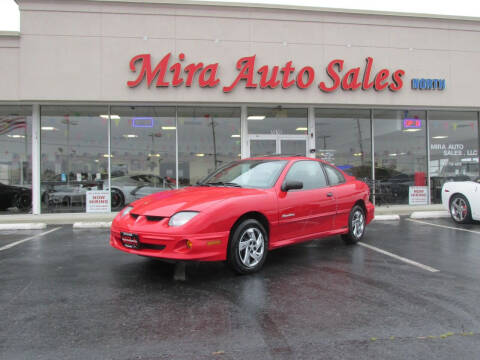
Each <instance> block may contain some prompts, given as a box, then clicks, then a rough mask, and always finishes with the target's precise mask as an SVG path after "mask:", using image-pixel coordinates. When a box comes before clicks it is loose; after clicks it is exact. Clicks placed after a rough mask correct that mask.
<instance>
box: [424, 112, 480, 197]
mask: <svg viewBox="0 0 480 360" xmlns="http://www.w3.org/2000/svg"><path fill="white" fill-rule="evenodd" d="M428 119H429V121H428V124H429V130H430V186H431V201H432V204H439V203H441V202H442V198H441V190H442V186H443V184H444V183H445V182H446V181H465V180H474V179H475V178H477V177H478V176H479V167H478V121H477V113H476V112H473V111H471V112H468V111H429V112H428Z"/></svg>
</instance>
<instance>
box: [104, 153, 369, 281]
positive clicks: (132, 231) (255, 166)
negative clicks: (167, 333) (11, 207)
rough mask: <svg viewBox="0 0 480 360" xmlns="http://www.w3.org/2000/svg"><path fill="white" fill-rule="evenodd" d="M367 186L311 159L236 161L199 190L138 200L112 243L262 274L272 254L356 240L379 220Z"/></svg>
mask: <svg viewBox="0 0 480 360" xmlns="http://www.w3.org/2000/svg"><path fill="white" fill-rule="evenodd" d="M369 195H370V192H369V189H368V186H367V185H366V184H365V183H364V182H362V181H359V180H356V179H355V178H354V177H352V176H349V175H347V174H345V173H344V172H342V171H341V170H339V169H337V168H335V167H334V166H332V165H330V164H328V163H326V162H324V161H321V160H316V159H311V158H307V157H291V156H288V157H286V156H271V157H262V158H250V159H245V160H239V161H234V162H232V163H229V164H227V165H226V166H224V167H222V168H220V169H218V170H216V171H215V172H214V173H212V174H211V175H209V176H207V177H206V178H205V179H204V180H203V181H202V182H200V183H198V184H197V185H196V186H192V187H188V188H184V189H180V190H172V191H164V192H159V193H156V194H153V195H150V196H147V197H144V198H142V199H140V200H137V201H135V202H133V203H132V204H130V205H129V206H127V207H126V208H124V209H123V210H122V211H121V212H120V213H119V214H118V215H117V216H116V217H115V219H114V220H113V222H112V228H111V234H110V244H111V245H112V246H113V247H115V248H117V249H119V250H122V251H125V252H128V253H131V254H136V255H142V256H148V257H155V258H162V259H170V260H177V261H183V260H197V261H224V260H226V261H227V262H228V264H229V265H230V266H231V267H232V268H233V270H235V271H236V272H238V273H241V274H246V273H252V272H255V271H258V270H259V269H260V268H261V267H262V265H263V264H264V262H265V259H266V257H267V252H268V251H269V250H273V249H276V248H279V247H282V246H286V245H290V244H297V243H300V242H303V241H308V240H313V239H318V238H320V237H325V236H332V235H342V238H343V239H344V240H345V242H346V243H348V244H353V243H356V242H358V241H359V240H360V239H361V238H362V237H363V235H364V232H365V226H366V225H367V224H368V223H370V222H371V221H372V219H373V217H374V206H373V204H372V203H371V202H370V201H369Z"/></svg>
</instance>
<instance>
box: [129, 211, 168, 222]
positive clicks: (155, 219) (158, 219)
mask: <svg viewBox="0 0 480 360" xmlns="http://www.w3.org/2000/svg"><path fill="white" fill-rule="evenodd" d="M130 216H131V217H132V218H134V219H136V218H138V217H139V216H140V215H139V214H133V213H130ZM145 218H146V219H147V221H162V220H163V219H165V216H151V215H146V216H145Z"/></svg>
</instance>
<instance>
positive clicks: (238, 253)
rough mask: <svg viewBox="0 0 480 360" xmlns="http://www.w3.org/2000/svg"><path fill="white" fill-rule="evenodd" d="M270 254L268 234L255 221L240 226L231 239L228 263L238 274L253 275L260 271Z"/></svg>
mask: <svg viewBox="0 0 480 360" xmlns="http://www.w3.org/2000/svg"><path fill="white" fill-rule="evenodd" d="M267 252H268V234H267V232H266V231H265V228H264V227H263V225H262V224H261V223H260V222H258V221H257V220H255V219H247V220H244V221H242V222H241V223H240V224H238V225H237V226H236V227H235V229H234V231H233V234H232V236H231V238H230V242H229V248H228V256H227V262H228V265H229V266H230V267H231V268H232V270H233V271H235V272H236V273H238V274H252V273H254V272H257V271H259V270H260V269H261V268H262V266H263V264H264V262H265V260H266V258H267Z"/></svg>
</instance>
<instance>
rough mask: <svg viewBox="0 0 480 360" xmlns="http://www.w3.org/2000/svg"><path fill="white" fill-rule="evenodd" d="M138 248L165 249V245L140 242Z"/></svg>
mask: <svg viewBox="0 0 480 360" xmlns="http://www.w3.org/2000/svg"><path fill="white" fill-rule="evenodd" d="M140 249H150V250H163V249H165V245H155V244H145V243H140Z"/></svg>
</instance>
